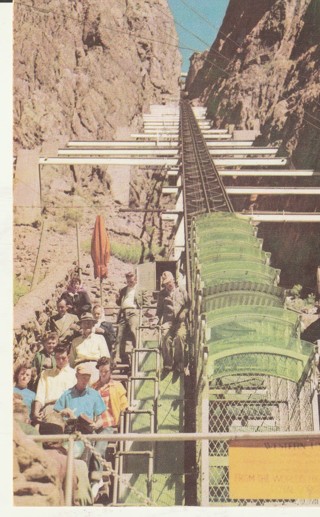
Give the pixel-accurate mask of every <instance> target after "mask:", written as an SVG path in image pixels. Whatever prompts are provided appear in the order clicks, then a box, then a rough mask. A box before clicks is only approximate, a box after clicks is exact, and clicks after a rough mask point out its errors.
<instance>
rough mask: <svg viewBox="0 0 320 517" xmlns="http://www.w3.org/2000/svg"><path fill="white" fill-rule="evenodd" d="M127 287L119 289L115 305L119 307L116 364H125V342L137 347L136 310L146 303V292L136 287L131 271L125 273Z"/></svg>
mask: <svg viewBox="0 0 320 517" xmlns="http://www.w3.org/2000/svg"><path fill="white" fill-rule="evenodd" d="M126 282H127V285H126V286H125V287H123V288H122V289H120V291H119V294H118V296H117V298H116V303H117V305H119V307H120V311H119V314H118V321H117V322H118V333H117V339H116V345H115V358H114V361H115V362H116V363H120V362H125V361H126V359H127V356H126V350H125V348H126V340H127V339H128V340H131V342H132V346H133V348H136V345H137V328H138V325H139V314H138V309H140V308H141V307H142V306H143V305H146V304H147V302H148V298H147V294H146V291H145V290H143V289H139V288H138V286H137V277H136V275H135V273H134V272H133V271H128V273H126Z"/></svg>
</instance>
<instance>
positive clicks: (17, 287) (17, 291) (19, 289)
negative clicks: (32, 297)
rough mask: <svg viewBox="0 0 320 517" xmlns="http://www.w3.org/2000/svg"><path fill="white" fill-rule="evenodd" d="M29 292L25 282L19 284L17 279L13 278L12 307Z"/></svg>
mask: <svg viewBox="0 0 320 517" xmlns="http://www.w3.org/2000/svg"><path fill="white" fill-rule="evenodd" d="M29 291H30V285H29V284H27V283H25V282H21V281H20V280H18V279H17V277H14V280H13V303H14V305H16V303H17V302H18V300H19V298H21V297H22V296H24V295H25V294H27V293H29Z"/></svg>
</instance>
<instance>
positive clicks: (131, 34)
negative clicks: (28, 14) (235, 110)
mask: <svg viewBox="0 0 320 517" xmlns="http://www.w3.org/2000/svg"><path fill="white" fill-rule="evenodd" d="M16 5H20V6H24V7H27V8H29V9H32V10H34V11H37V12H40V13H41V14H46V15H48V14H52V13H53V11H51V10H45V9H38V8H37V7H34V6H32V5H30V4H25V3H23V2H16ZM161 12H162V11H161ZM54 14H55V15H56V14H57V13H54ZM163 14H165V13H163ZM61 16H64V17H65V18H68V19H71V20H74V21H76V22H77V23H78V24H79V23H80V21H82V22H83V21H84V20H83V19H82V20H79V19H78V18H75V17H73V16H70V15H67V14H64V13H61ZM101 25H102V26H103V27H104V28H105V29H106V30H109V31H113V32H117V33H120V34H126V35H128V36H130V37H133V38H137V39H140V40H144V41H151V42H154V43H161V44H162V45H168V46H171V47H174V48H177V49H180V50H190V51H192V52H199V50H198V49H194V48H192V47H185V46H181V45H177V44H174V43H168V42H166V41H161V40H157V39H154V38H150V37H144V36H141V34H135V33H134V32H131V31H124V30H121V29H115V28H113V27H109V26H107V25H104V24H101ZM165 34H166V35H167V36H170V35H169V34H167V33H165ZM170 37H172V36H170ZM198 39H199V38H198ZM206 45H207V43H206ZM204 60H205V61H207V62H208V63H210V64H211V65H212V66H214V67H215V68H217V69H218V70H220V72H223V73H225V74H226V75H229V76H230V77H231V74H230V73H228V72H227V71H226V70H225V69H224V68H221V67H219V66H218V65H217V64H216V63H214V62H213V61H210V60H209V59H208V58H204Z"/></svg>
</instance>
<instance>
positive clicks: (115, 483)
mask: <svg viewBox="0 0 320 517" xmlns="http://www.w3.org/2000/svg"><path fill="white" fill-rule="evenodd" d="M114 470H115V475H114V481H113V496H112V504H117V499H118V480H119V454H118V453H117V454H116V459H115V462H114Z"/></svg>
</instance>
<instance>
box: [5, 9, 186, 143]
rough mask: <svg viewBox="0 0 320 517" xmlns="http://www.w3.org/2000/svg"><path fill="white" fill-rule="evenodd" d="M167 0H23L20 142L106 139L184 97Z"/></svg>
mask: <svg viewBox="0 0 320 517" xmlns="http://www.w3.org/2000/svg"><path fill="white" fill-rule="evenodd" d="M175 43H176V33H175V28H174V23H173V18H172V15H171V13H170V11H169V8H168V5H167V0H108V2H101V0H83V1H81V2H78V1H75V0H47V1H45V2H44V1H39V0H30V1H29V2H28V3H23V4H22V3H19V2H15V11H14V141H15V149H16V150H17V149H19V148H21V147H22V148H27V149H31V148H33V147H36V146H40V145H42V144H43V143H44V142H47V141H48V142H50V141H53V140H54V139H55V140H62V141H63V140H67V139H70V138H74V139H76V138H78V139H94V138H96V139H106V138H110V137H111V136H112V135H113V134H114V133H115V131H116V129H117V127H121V126H131V127H132V126H133V127H134V126H135V125H136V124H137V123H138V122H139V116H140V115H141V113H142V112H143V111H144V110H146V109H147V108H148V106H149V104H150V103H157V102H160V103H161V102H163V101H164V100H166V99H168V98H170V97H172V96H177V95H178V78H179V74H180V55H179V53H178V50H177V48H176V47H175Z"/></svg>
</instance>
